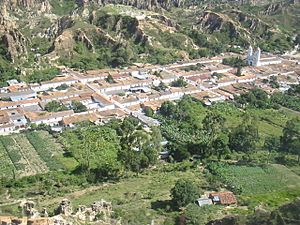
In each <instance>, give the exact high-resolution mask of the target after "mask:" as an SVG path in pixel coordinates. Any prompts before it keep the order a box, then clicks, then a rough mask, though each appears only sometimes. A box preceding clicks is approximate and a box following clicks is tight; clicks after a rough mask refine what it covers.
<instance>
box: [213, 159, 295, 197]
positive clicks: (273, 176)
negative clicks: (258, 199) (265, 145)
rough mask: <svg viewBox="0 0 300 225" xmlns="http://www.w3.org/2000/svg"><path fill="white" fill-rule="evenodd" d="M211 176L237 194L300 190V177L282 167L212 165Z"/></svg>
mask: <svg viewBox="0 0 300 225" xmlns="http://www.w3.org/2000/svg"><path fill="white" fill-rule="evenodd" d="M209 170H210V171H211V173H212V174H214V175H216V176H217V177H218V178H219V180H220V181H221V182H223V183H224V184H226V185H227V187H229V188H230V189H233V190H234V191H235V192H237V193H241V194H245V195H251V194H265V193H271V192H274V191H284V190H287V189H291V190H292V189H298V188H300V177H299V176H298V175H297V174H295V173H293V172H292V171H291V170H289V169H288V168H286V167H285V166H282V165H264V166H246V165H245V166H242V165H228V164H218V163H215V164H212V165H210V166H209Z"/></svg>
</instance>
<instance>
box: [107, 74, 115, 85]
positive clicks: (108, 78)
mask: <svg viewBox="0 0 300 225" xmlns="http://www.w3.org/2000/svg"><path fill="white" fill-rule="evenodd" d="M105 81H106V82H108V83H110V84H113V83H116V81H115V80H114V78H113V76H112V75H110V74H109V75H108V76H107V77H106V78H105Z"/></svg>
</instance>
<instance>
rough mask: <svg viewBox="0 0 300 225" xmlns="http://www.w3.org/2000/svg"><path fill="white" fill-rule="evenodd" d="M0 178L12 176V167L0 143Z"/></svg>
mask: <svg viewBox="0 0 300 225" xmlns="http://www.w3.org/2000/svg"><path fill="white" fill-rule="evenodd" d="M0 162H1V163H0V177H4V176H5V177H11V176H12V175H13V170H14V169H15V168H14V165H13V164H12V161H11V160H10V158H9V155H8V154H7V152H6V149H5V148H4V146H3V145H2V143H1V142H0Z"/></svg>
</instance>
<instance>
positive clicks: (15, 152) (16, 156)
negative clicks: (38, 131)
mask: <svg viewBox="0 0 300 225" xmlns="http://www.w3.org/2000/svg"><path fill="white" fill-rule="evenodd" d="M0 140H1V142H2V144H3V146H4V148H5V150H6V152H7V155H8V156H9V158H10V159H11V161H12V163H13V165H14V167H15V168H16V174H22V172H24V171H25V169H26V167H28V164H27V162H26V160H25V159H24V158H23V156H22V154H21V153H20V151H19V148H18V147H17V146H16V145H15V142H14V140H13V139H12V138H11V137H10V136H2V137H0Z"/></svg>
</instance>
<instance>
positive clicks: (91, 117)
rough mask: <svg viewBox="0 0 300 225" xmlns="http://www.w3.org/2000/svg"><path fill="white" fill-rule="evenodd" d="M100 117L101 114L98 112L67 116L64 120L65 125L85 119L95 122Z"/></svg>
mask: <svg viewBox="0 0 300 225" xmlns="http://www.w3.org/2000/svg"><path fill="white" fill-rule="evenodd" d="M99 117H100V116H98V115H97V113H88V114H81V115H74V116H70V117H65V118H63V120H62V121H63V124H64V125H70V124H75V123H80V122H83V121H90V122H95V121H97V120H98V119H99Z"/></svg>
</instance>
